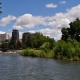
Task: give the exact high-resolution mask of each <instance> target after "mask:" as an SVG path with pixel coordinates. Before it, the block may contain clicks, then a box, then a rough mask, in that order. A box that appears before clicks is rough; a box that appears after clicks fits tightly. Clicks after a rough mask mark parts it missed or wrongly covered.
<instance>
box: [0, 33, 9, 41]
mask: <svg viewBox="0 0 80 80" xmlns="http://www.w3.org/2000/svg"><path fill="white" fill-rule="evenodd" d="M5 40H10V36H9V35H8V34H7V33H3V34H0V42H3V41H5Z"/></svg>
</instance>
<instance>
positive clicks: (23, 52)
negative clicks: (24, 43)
mask: <svg viewBox="0 0 80 80" xmlns="http://www.w3.org/2000/svg"><path fill="white" fill-rule="evenodd" d="M20 55H22V56H32V57H44V58H53V57H54V53H53V51H52V50H50V51H48V52H47V53H46V52H45V51H44V50H35V49H30V48H27V49H24V50H21V51H20Z"/></svg>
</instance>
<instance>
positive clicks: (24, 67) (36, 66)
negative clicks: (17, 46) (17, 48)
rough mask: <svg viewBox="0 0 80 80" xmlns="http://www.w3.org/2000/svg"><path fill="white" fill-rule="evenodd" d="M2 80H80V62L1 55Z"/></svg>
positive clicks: (0, 74) (0, 79) (0, 75)
mask: <svg viewBox="0 0 80 80" xmlns="http://www.w3.org/2000/svg"><path fill="white" fill-rule="evenodd" d="M0 80H80V62H79V61H78V62H77V61H75V62H73V61H72V62H70V61H59V60H54V59H45V58H32V57H23V56H20V55H19V54H1V53H0Z"/></svg>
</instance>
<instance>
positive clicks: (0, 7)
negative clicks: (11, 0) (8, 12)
mask: <svg viewBox="0 0 80 80" xmlns="http://www.w3.org/2000/svg"><path fill="white" fill-rule="evenodd" d="M1 4H2V3H1V2H0V5H1ZM0 9H1V6H0ZM1 13H2V11H1V10H0V14H1Z"/></svg>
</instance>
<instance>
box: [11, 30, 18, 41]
mask: <svg viewBox="0 0 80 80" xmlns="http://www.w3.org/2000/svg"><path fill="white" fill-rule="evenodd" d="M12 40H14V41H18V40H19V32H18V30H16V29H14V30H12Z"/></svg>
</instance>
